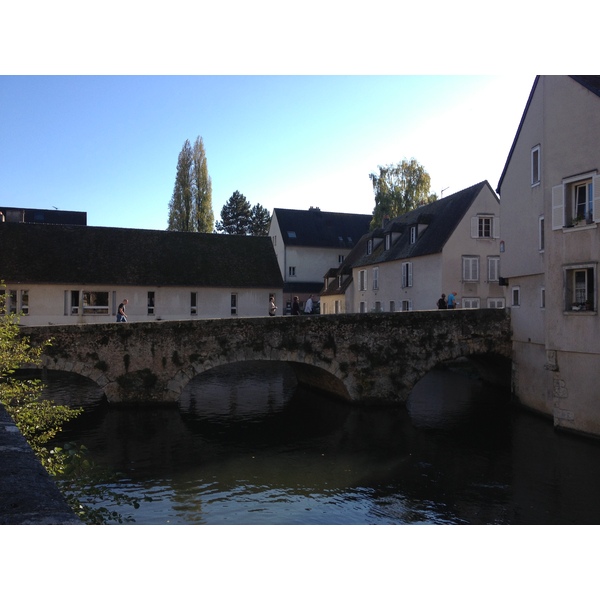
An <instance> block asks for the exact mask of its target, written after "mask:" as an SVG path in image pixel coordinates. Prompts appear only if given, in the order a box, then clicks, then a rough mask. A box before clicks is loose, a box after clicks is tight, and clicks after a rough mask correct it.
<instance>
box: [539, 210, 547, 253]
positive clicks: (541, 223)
mask: <svg viewBox="0 0 600 600" xmlns="http://www.w3.org/2000/svg"><path fill="white" fill-rule="evenodd" d="M538 240H539V250H540V252H543V251H544V243H545V240H544V217H540V220H539V233H538Z"/></svg>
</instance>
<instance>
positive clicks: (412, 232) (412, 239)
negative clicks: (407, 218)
mask: <svg viewBox="0 0 600 600" xmlns="http://www.w3.org/2000/svg"><path fill="white" fill-rule="evenodd" d="M416 241H417V226H416V225H411V227H410V243H411V244H414V243H416Z"/></svg>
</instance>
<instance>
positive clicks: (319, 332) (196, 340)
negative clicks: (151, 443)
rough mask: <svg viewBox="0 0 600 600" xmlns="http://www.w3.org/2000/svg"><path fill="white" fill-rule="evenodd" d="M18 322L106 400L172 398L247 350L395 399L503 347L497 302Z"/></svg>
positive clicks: (341, 393)
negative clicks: (393, 309) (442, 307)
mask: <svg viewBox="0 0 600 600" xmlns="http://www.w3.org/2000/svg"><path fill="white" fill-rule="evenodd" d="M21 331H22V334H23V335H26V336H28V337H29V339H30V340H31V343H32V345H34V346H36V345H39V344H41V343H42V342H43V341H44V340H47V339H48V338H51V339H52V345H50V346H48V347H47V348H46V349H45V351H44V354H43V357H42V364H43V367H44V368H46V369H51V370H59V371H68V372H73V373H78V374H79V375H83V376H84V377H88V378H90V379H92V380H93V381H95V382H96V384H97V385H98V386H100V387H101V388H102V390H103V392H104V394H105V395H106V398H107V400H108V401H109V402H113V403H118V402H135V403H152V402H171V403H176V402H177V401H178V399H179V396H180V394H181V392H182V391H183V389H184V388H185V386H186V384H187V383H188V382H189V381H190V380H191V379H193V378H194V377H195V376H196V375H199V374H201V373H203V372H205V371H208V370H209V369H213V368H215V367H219V366H221V365H226V364H231V363H236V362H240V361H256V360H260V361H265V360H267V361H283V362H286V363H288V364H290V366H292V367H293V369H294V371H295V373H296V376H297V378H298V381H299V382H300V383H303V384H306V385H309V386H312V387H316V388H319V389H321V390H323V391H325V392H327V393H329V394H332V395H335V396H337V397H340V398H343V399H346V400H348V401H351V402H361V403H384V402H403V401H405V400H406V399H407V397H408V394H409V392H410V390H411V389H412V387H413V386H414V385H415V383H416V382H417V381H419V379H421V377H423V375H425V374H426V373H427V372H428V371H430V370H431V369H432V368H433V367H435V366H436V365H438V364H439V363H442V362H444V361H449V360H454V359H457V358H460V357H471V358H480V359H481V358H483V359H486V358H487V362H488V364H490V363H491V364H498V363H499V362H503V363H504V364H510V362H509V361H510V357H511V341H510V340H511V335H510V315H509V312H508V311H507V310H499V309H479V310H453V311H451V310H448V311H422V312H416V311H415V312H403V313H379V314H349V315H322V316H310V317H306V316H301V317H291V316H286V317H274V318H273V317H260V318H238V319H215V320H194V321H191V320H190V321H159V322H142V323H108V324H98V325H89V324H88V325H59V326H46V327H22V328H21ZM499 357H503V360H502V358H499ZM490 359H491V360H490ZM483 362H485V360H484V361H483ZM482 364H483V363H482Z"/></svg>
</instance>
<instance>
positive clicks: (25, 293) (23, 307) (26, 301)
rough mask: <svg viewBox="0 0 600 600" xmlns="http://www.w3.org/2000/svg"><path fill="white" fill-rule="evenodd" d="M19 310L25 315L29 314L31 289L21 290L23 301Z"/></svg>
mask: <svg viewBox="0 0 600 600" xmlns="http://www.w3.org/2000/svg"><path fill="white" fill-rule="evenodd" d="M19 311H20V312H21V314H23V315H28V314H29V290H21V302H20V306H19Z"/></svg>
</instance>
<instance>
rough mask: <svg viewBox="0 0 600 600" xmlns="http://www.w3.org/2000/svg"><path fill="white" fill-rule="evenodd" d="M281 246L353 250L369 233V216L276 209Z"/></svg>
mask: <svg viewBox="0 0 600 600" xmlns="http://www.w3.org/2000/svg"><path fill="white" fill-rule="evenodd" d="M273 216H274V217H275V216H276V217H277V222H278V223H279V228H280V229H281V235H282V237H283V242H284V244H285V245H286V246H307V247H313V248H353V247H354V246H355V245H356V243H357V242H358V240H359V239H360V238H361V236H362V235H363V234H364V233H366V232H367V231H369V224H370V223H371V219H372V218H373V217H372V215H357V214H347V213H334V212H323V211H321V210H319V209H318V208H311V209H309V210H294V209H288V208H276V209H274V210H273Z"/></svg>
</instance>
